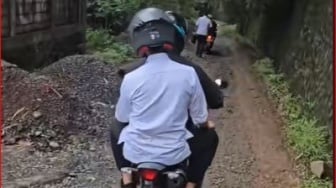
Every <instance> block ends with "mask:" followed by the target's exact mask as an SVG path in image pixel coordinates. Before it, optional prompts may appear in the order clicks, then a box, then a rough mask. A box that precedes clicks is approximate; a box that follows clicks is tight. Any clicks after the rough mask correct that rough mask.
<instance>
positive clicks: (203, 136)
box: [110, 15, 223, 186]
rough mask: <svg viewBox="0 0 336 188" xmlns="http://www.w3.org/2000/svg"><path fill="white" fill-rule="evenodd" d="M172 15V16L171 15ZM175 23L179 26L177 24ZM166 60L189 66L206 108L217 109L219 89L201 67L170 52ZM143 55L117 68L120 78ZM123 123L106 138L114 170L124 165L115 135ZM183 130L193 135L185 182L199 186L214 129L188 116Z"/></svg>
mask: <svg viewBox="0 0 336 188" xmlns="http://www.w3.org/2000/svg"><path fill="white" fill-rule="evenodd" d="M175 16H176V15H175ZM176 24H177V25H183V24H178V23H176ZM168 56H169V58H170V59H172V60H173V61H175V62H178V63H181V64H184V65H187V66H191V67H193V68H194V69H195V71H196V73H197V75H198V77H199V80H200V83H201V85H202V88H203V91H204V94H205V97H206V100H207V104H208V108H211V109H217V108H221V107H223V95H222V92H221V90H220V88H219V87H218V86H217V85H216V84H215V82H214V81H212V80H211V79H210V78H209V77H208V75H207V74H206V73H205V72H204V71H203V70H202V68H201V67H200V66H198V65H196V64H194V63H192V62H190V61H188V60H186V59H185V58H183V57H182V56H180V55H179V53H176V52H174V51H172V52H170V53H168ZM145 62H146V58H142V59H140V60H139V61H136V62H133V63H130V64H127V65H124V66H122V67H120V69H119V72H118V73H119V76H120V77H121V78H123V77H124V76H125V75H126V74H127V73H129V72H131V71H133V70H135V69H137V68H138V67H140V66H142V65H143V64H145ZM124 126H125V125H124V124H122V123H120V122H117V121H116V125H113V126H111V128H110V140H111V146H112V150H113V155H114V158H115V161H116V164H117V167H118V169H120V168H121V167H122V166H127V165H128V164H125V163H127V160H125V159H124V157H123V155H122V146H121V145H118V144H117V143H118V139H119V134H120V132H121V130H122V129H123V128H124ZM186 127H187V129H188V130H189V131H190V132H191V133H192V134H193V135H194V137H193V138H191V139H190V140H188V144H189V146H190V150H191V152H192V153H191V156H190V157H189V158H188V162H189V165H188V169H187V176H188V181H190V182H193V183H195V184H197V185H198V186H200V185H201V184H202V181H203V178H204V175H205V172H206V170H207V168H208V167H209V166H210V164H211V162H212V160H213V158H214V155H215V153H216V150H217V146H218V135H217V133H216V131H215V130H214V129H200V128H196V127H195V126H194V125H193V123H192V121H191V118H190V117H189V119H188V121H187V122H186Z"/></svg>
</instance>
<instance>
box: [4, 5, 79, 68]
mask: <svg viewBox="0 0 336 188" xmlns="http://www.w3.org/2000/svg"><path fill="white" fill-rule="evenodd" d="M2 2H3V3H2V7H3V10H4V11H3V15H2V16H3V25H2V28H3V36H2V40H3V47H2V53H3V58H4V59H5V60H6V61H9V62H11V63H15V64H17V65H19V66H20V67H22V68H24V69H27V70H33V69H34V68H38V67H41V66H44V65H47V64H49V63H51V62H53V61H55V60H57V59H59V58H62V57H64V56H66V55H71V54H74V53H81V52H83V48H82V47H83V46H84V45H83V44H84V43H85V21H86V1H85V0H4V1H2Z"/></svg>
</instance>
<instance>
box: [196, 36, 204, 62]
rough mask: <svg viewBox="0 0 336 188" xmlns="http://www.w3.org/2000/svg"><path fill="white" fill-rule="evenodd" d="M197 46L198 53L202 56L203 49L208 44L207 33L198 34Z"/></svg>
mask: <svg viewBox="0 0 336 188" xmlns="http://www.w3.org/2000/svg"><path fill="white" fill-rule="evenodd" d="M196 39H197V46H196V55H197V56H198V57H202V54H203V51H204V49H205V45H206V36H205V35H197V36H196Z"/></svg>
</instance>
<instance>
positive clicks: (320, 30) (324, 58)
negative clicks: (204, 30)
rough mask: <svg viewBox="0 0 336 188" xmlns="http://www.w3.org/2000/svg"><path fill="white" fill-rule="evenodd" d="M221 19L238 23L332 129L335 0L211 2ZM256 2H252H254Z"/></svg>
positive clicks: (292, 88) (212, 0)
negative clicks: (311, 103) (333, 19)
mask: <svg viewBox="0 0 336 188" xmlns="http://www.w3.org/2000/svg"><path fill="white" fill-rule="evenodd" d="M210 3H211V4H212V5H213V6H214V7H220V9H214V10H215V13H216V15H217V17H218V18H220V19H223V21H227V22H231V23H233V22H234V23H238V24H239V26H240V27H239V28H240V31H241V33H242V34H243V35H245V36H247V37H249V38H250V39H251V40H252V41H253V42H255V43H256V44H257V45H258V46H259V47H260V48H261V49H262V50H263V51H264V52H265V54H266V55H268V56H270V57H271V58H273V59H274V60H275V65H276V67H277V69H278V71H281V72H283V73H285V75H286V78H287V79H288V81H289V82H290V85H291V90H292V92H293V93H295V94H299V95H301V96H302V97H304V98H305V99H306V100H307V101H310V102H314V103H316V105H315V109H314V111H315V114H317V115H316V116H317V117H318V118H319V120H320V122H321V124H322V125H326V126H328V127H329V128H330V130H332V122H333V108H332V105H333V61H332V59H333V28H332V26H333V21H332V18H333V8H332V7H333V2H332V0H319V1H316V0H304V1H303V0H282V1H278V0H270V1H264V0H261V1H259V2H256V1H255V2H254V4H253V2H252V3H251V1H248V0H236V1H233V0H210ZM248 3H250V4H248Z"/></svg>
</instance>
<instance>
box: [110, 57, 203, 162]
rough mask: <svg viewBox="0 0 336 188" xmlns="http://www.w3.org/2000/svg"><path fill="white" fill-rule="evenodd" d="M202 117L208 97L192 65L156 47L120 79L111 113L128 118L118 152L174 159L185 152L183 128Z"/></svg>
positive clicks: (146, 158) (136, 159)
mask: <svg viewBox="0 0 336 188" xmlns="http://www.w3.org/2000/svg"><path fill="white" fill-rule="evenodd" d="M188 114H190V116H191V118H192V120H193V122H194V124H200V123H204V122H206V120H207V116H208V112H207V103H206V99H205V96H204V93H203V89H202V87H201V84H200V81H199V79H198V76H197V74H196V72H195V70H194V69H193V68H192V67H190V66H186V65H182V64H180V63H177V62H174V61H172V60H171V59H170V58H169V57H168V56H167V54H165V53H159V54H155V55H151V56H149V57H148V58H147V62H146V63H145V64H144V65H143V66H141V67H139V68H137V69H136V70H134V71H132V72H130V73H128V74H127V75H126V76H125V77H124V80H123V82H122V84H121V88H120V98H119V100H118V103H117V105H116V112H115V116H116V118H117V120H118V121H120V122H129V125H128V126H126V127H125V128H124V129H123V130H122V132H121V135H120V138H119V143H124V147H123V154H124V156H125V158H126V159H127V160H129V161H131V162H132V163H135V164H138V163H142V162H157V163H161V164H165V165H174V164H177V163H179V162H181V161H183V160H184V159H186V158H187V157H188V156H189V155H190V149H189V146H188V143H187V139H189V138H191V137H192V134H191V133H190V132H189V131H188V130H187V129H186V121H187V119H188Z"/></svg>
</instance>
